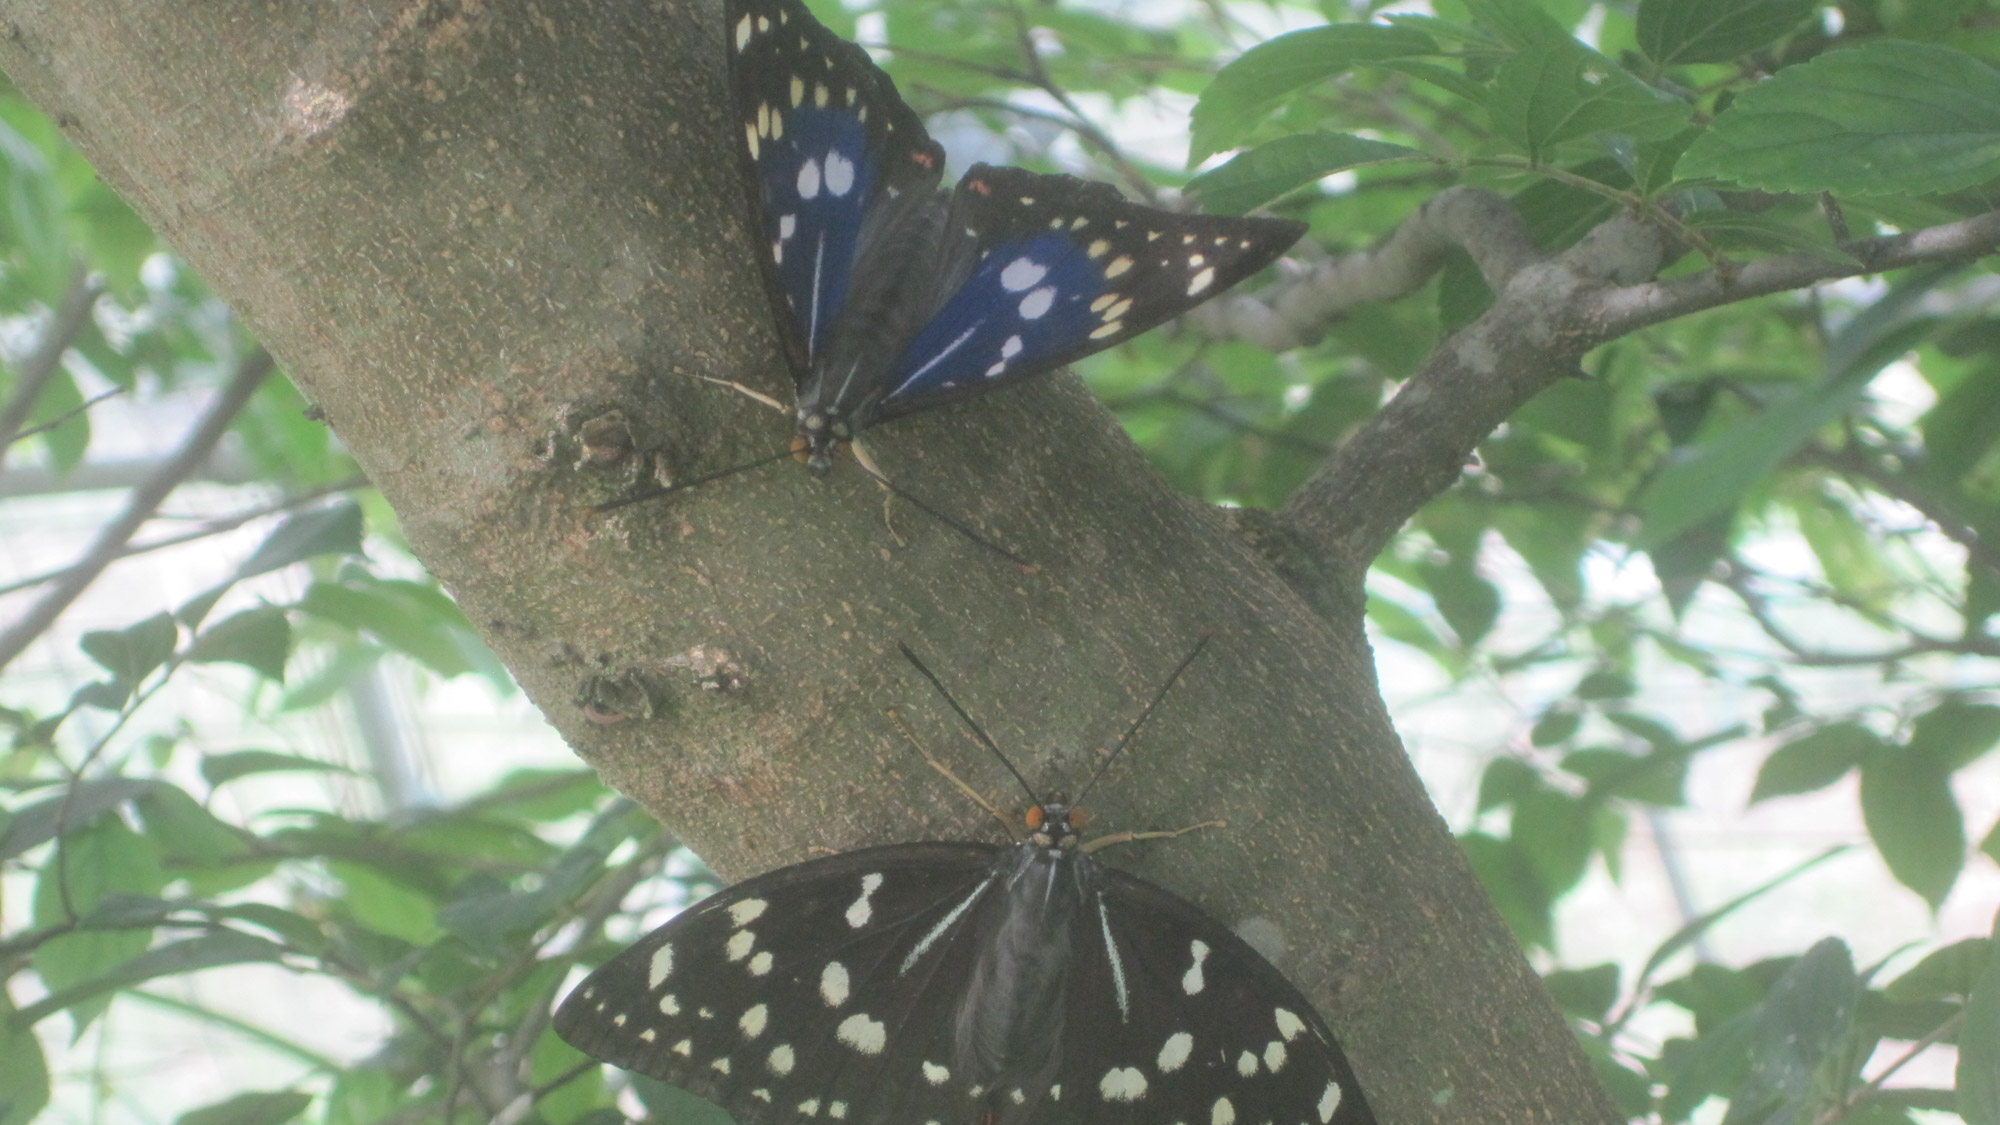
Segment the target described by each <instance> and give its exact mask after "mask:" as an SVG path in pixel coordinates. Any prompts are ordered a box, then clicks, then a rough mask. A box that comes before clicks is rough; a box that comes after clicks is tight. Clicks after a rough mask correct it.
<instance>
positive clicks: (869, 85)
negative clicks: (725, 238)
mask: <svg viewBox="0 0 2000 1125" xmlns="http://www.w3.org/2000/svg"><path fill="white" fill-rule="evenodd" d="M724 11H725V16H726V18H727V25H728V26H727V34H728V37H729V81H730V88H731V93H732V96H733V101H734V104H735V106H736V110H737V113H738V114H739V115H740V117H741V121H740V125H741V136H742V140H741V142H740V144H741V151H742V152H743V154H744V157H745V159H746V161H747V164H746V167H747V169H748V179H749V181H750V183H751V185H752V195H753V199H752V203H753V206H752V212H753V216H754V223H755V227H756V229H757V230H758V231H759V232H760V233H761V234H762V236H763V247H762V250H763V253H762V255H761V262H762V266H763V270H764V278H765V283H766V288H767V289H768V290H769V291H770V293H771V298H772V300H771V304H772V308H773V312H774V313H775V314H776V315H777V316H778V317H779V319H780V321H781V322H785V323H783V324H782V325H781V327H782V328H783V329H784V330H783V331H781V332H780V335H781V336H782V337H783V338H784V340H785V343H786V346H787V352H788V356H787V358H788V360H789V361H790V363H791V366H792V370H793V373H794V375H795V376H796V377H799V378H803V377H804V375H805V372H806V369H807V367H808V365H809V363H810V361H811V359H812V357H813V356H815V355H817V354H819V352H820V351H821V350H823V348H824V347H825V345H826V344H827V342H828V341H829V340H830V339H831V338H832V335H833V332H834V328H835V325H836V323H837V322H838V320H839V317H840V313H841V311H842V309H843V308H844V307H845V306H846V303H847V300H848V296H849V293H850V290H851V288H852V285H853V282H854V273H855V264H856V260H857V258H858V257H859V254H860V251H861V249H862V245H863V241H864V237H865V230H866V228H867V227H868V225H869V219H870V217H871V215H875V214H881V213H883V212H882V210H881V209H882V206H883V204H885V203H886V202H887V201H888V200H889V199H891V198H893V197H895V196H898V195H903V194H905V193H913V194H914V195H916V196H918V197H927V196H929V195H931V194H933V193H934V192H935V189H936V186H937V182H938V178H939V176H940V174H941V173H942V172H943V169H944V150H943V149H941V148H940V147H938V145H937V143H936V142H935V141H932V140H931V138H930V135H929V134H928V133H926V132H925V131H924V126H923V122H922V121H920V120H919V119H918V118H917V115H916V114H915V113H914V112H912V111H911V110H910V107H909V106H907V105H905V104H904V102H903V99H902V98H901V97H899V96H897V94H896V87H895V85H894V84H893V83H891V82H890V81H889V78H888V76H887V75H885V74H883V73H882V71H881V70H880V69H879V68H877V67H876V66H875V64H874V63H873V62H872V61H871V60H870V59H869V58H868V54H867V52H865V51H863V50H862V49H861V48H860V47H857V46H855V45H854V44H852V43H849V42H847V41H846V40H844V39H842V38H840V37H839V36H837V35H835V34H833V33H832V32H831V31H828V30H827V29H826V28H825V27H823V26H821V24H820V23H819V21H817V20H815V19H814V18H813V17H812V16H811V14H810V13H808V12H807V11H806V9H805V7H804V5H802V4H800V3H799V2H798V0H728V3H727V4H726V5H725V8H724Z"/></svg>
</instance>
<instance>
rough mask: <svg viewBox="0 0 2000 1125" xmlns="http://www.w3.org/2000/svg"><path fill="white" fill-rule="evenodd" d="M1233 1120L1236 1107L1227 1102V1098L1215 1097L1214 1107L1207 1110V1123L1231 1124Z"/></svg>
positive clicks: (1215, 1124)
mask: <svg viewBox="0 0 2000 1125" xmlns="http://www.w3.org/2000/svg"><path fill="white" fill-rule="evenodd" d="M1235 1120H1236V1107H1235V1106H1233V1105H1231V1104H1229V1099H1228V1098H1217V1099H1215V1107H1214V1108H1213V1109H1210V1110H1209V1111H1208V1125H1233V1123H1234V1122H1235Z"/></svg>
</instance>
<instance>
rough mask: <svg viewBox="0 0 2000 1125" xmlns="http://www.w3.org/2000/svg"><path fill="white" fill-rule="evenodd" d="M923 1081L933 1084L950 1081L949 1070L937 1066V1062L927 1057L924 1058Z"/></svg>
mask: <svg viewBox="0 0 2000 1125" xmlns="http://www.w3.org/2000/svg"><path fill="white" fill-rule="evenodd" d="M924 1081H926V1082H928V1083H930V1084H931V1085H933V1086H942V1085H944V1084H945V1083H946V1082H949V1081H951V1070H950V1069H949V1068H947V1067H942V1066H939V1065H938V1064H936V1063H934V1062H931V1061H930V1060H929V1059H925V1060H924Z"/></svg>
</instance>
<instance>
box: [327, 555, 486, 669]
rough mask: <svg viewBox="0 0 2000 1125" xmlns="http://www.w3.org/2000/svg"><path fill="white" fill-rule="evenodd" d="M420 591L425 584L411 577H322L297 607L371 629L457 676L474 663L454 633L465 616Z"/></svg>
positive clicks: (427, 663) (355, 627)
mask: <svg viewBox="0 0 2000 1125" xmlns="http://www.w3.org/2000/svg"><path fill="white" fill-rule="evenodd" d="M420 591H423V588H422V587H420V586H417V585H416V584H415V583H409V582H381V581H375V580H370V579H365V578H350V579H349V580H347V581H344V582H330V581H322V582H315V583H313V584H312V585H311V586H310V587H308V588H307V590H306V596H305V597H304V598H302V599H301V600H300V601H299V604H298V608H299V609H300V610H302V611H304V612H306V613H309V614H311V615H312V616H314V617H318V618H321V619H322V620H325V621H330V622H332V623H334V624H336V625H343V626H346V627H347V628H349V629H353V630H354V631H355V632H358V633H367V634H369V635H371V636H373V637H375V638H376V639H377V640H380V641H381V642H382V643H383V644H386V645H388V646H389V647H390V648H393V649H395V650H397V651H398V652H401V653H403V654H404V655H406V656H410V657H413V658H414V659H415V660H416V661H417V662H418V663H420V664H422V665H424V666H425V667H427V668H429V669H430V670H431V671H433V672H436V673H437V674H438V675H441V676H456V675H460V674H461V673H464V672H469V671H471V670H472V664H471V662H470V661H469V660H467V659H466V655H465V651H464V649H462V648H460V647H459V644H458V642H457V640H456V639H455V638H454V637H453V636H452V632H453V630H454V628H455V627H457V626H459V625H460V624H461V623H462V622H463V620H464V619H463V618H462V617H460V616H459V615H458V613H457V610H456V609H455V608H453V607H451V606H450V603H449V602H446V603H445V606H444V607H443V609H440V608H439V607H438V605H437V604H436V603H435V602H434V601H433V600H432V599H430V598H427V597H421V596H418V594H419V592H420ZM423 592H428V591H423Z"/></svg>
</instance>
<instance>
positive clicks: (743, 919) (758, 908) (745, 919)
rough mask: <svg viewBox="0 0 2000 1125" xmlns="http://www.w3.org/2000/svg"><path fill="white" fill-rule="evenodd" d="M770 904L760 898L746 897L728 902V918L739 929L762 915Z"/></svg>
mask: <svg viewBox="0 0 2000 1125" xmlns="http://www.w3.org/2000/svg"><path fill="white" fill-rule="evenodd" d="M770 905H771V904H770V903H768V902H765V901H764V900H763V899H761V898H746V899H744V900H743V901H742V902H732V903H730V904H729V920H730V921H731V922H734V923H736V927H737V928H738V929H741V928H743V927H744V926H747V925H749V924H750V923H752V922H755V921H756V920H757V919H758V918H760V917H762V916H763V914H764V911H765V910H766V909H767V908H769V907H770Z"/></svg>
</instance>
